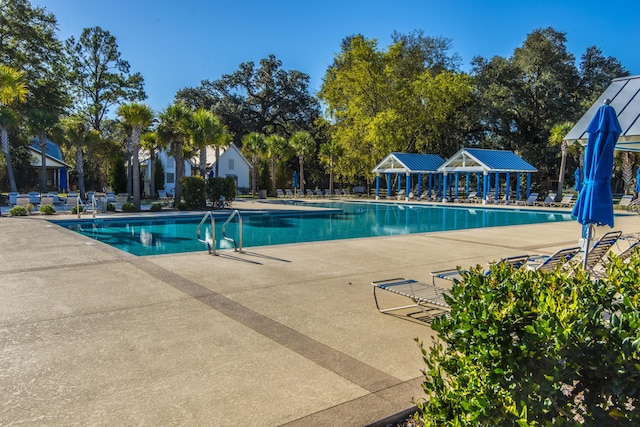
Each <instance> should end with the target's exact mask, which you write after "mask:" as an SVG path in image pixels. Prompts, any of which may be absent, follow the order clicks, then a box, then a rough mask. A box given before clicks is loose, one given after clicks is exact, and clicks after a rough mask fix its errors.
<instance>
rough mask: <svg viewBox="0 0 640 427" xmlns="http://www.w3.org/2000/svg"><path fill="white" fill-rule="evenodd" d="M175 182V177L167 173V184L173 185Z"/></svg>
mask: <svg viewBox="0 0 640 427" xmlns="http://www.w3.org/2000/svg"><path fill="white" fill-rule="evenodd" d="M174 181H175V177H174V175H173V173H167V184H173V183H174Z"/></svg>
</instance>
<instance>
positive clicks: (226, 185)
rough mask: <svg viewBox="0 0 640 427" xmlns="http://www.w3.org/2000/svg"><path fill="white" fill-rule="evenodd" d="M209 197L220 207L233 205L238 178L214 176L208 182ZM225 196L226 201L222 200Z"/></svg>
mask: <svg viewBox="0 0 640 427" xmlns="http://www.w3.org/2000/svg"><path fill="white" fill-rule="evenodd" d="M207 184H208V185H207V197H208V198H209V200H211V201H212V202H213V205H214V206H215V207H218V208H225V207H229V206H231V202H233V200H234V199H235V198H236V180H235V179H233V178H213V179H209V181H208V182H207ZM222 198H224V202H222V200H223V199H222Z"/></svg>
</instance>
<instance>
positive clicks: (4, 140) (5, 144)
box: [0, 126, 18, 193]
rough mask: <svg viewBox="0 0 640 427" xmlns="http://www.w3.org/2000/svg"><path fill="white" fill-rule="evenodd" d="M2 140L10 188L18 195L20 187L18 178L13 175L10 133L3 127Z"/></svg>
mask: <svg viewBox="0 0 640 427" xmlns="http://www.w3.org/2000/svg"><path fill="white" fill-rule="evenodd" d="M0 139H2V151H3V152H4V159H5V161H6V162H7V175H8V176H9V187H10V189H11V192H12V193H17V192H18V187H17V186H16V176H15V175H14V173H13V164H12V163H11V152H10V148H9V132H7V129H6V128H4V127H2V126H0Z"/></svg>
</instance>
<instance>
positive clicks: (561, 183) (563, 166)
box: [555, 141, 569, 202]
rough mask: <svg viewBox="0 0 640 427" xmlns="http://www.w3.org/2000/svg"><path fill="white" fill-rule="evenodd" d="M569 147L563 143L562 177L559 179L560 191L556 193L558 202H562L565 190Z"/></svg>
mask: <svg viewBox="0 0 640 427" xmlns="http://www.w3.org/2000/svg"><path fill="white" fill-rule="evenodd" d="M568 150H569V147H568V146H567V143H566V142H564V141H563V142H562V160H561V161H560V176H559V177H558V191H557V192H556V200H555V201H556V202H559V201H560V200H562V191H563V190H564V169H565V167H566V166H565V165H566V163H567V151H568Z"/></svg>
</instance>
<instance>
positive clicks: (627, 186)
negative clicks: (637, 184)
mask: <svg viewBox="0 0 640 427" xmlns="http://www.w3.org/2000/svg"><path fill="white" fill-rule="evenodd" d="M633 161H634V155H633V153H632V152H630V151H625V152H624V153H622V180H623V181H624V194H633V178H634V173H633Z"/></svg>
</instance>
